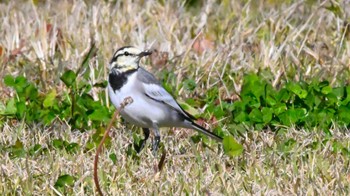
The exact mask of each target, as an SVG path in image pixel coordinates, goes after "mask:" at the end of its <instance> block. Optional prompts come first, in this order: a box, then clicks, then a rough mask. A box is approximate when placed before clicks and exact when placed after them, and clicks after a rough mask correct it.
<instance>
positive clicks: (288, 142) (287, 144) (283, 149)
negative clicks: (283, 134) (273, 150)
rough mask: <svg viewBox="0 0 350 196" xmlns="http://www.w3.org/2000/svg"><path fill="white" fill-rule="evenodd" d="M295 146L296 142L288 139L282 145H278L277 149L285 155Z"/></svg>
mask: <svg viewBox="0 0 350 196" xmlns="http://www.w3.org/2000/svg"><path fill="white" fill-rule="evenodd" d="M296 144H297V142H296V140H295V139H292V138H290V139H288V140H285V141H284V142H283V143H281V144H279V145H278V149H279V150H280V151H281V152H284V153H287V152H290V151H292V150H293V148H294V147H295V145H296Z"/></svg>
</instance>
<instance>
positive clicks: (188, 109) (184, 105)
mask: <svg viewBox="0 0 350 196" xmlns="http://www.w3.org/2000/svg"><path fill="white" fill-rule="evenodd" d="M176 101H177V102H178V103H179V104H180V106H181V107H182V108H183V109H184V110H185V111H186V112H188V113H189V114H191V115H192V116H198V115H200V113H199V112H198V110H197V109H196V108H194V107H192V106H191V105H189V104H188V103H186V102H184V101H181V100H176Z"/></svg>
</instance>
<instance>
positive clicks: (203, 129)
mask: <svg viewBox="0 0 350 196" xmlns="http://www.w3.org/2000/svg"><path fill="white" fill-rule="evenodd" d="M192 127H193V129H195V130H196V131H198V132H200V133H203V134H204V135H207V136H209V137H211V138H212V139H214V140H216V141H218V142H222V137H220V136H218V135H216V134H215V133H213V132H211V131H209V130H207V129H205V128H204V127H202V126H200V125H199V124H196V123H195V122H192Z"/></svg>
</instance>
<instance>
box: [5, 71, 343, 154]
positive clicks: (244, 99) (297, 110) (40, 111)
mask: <svg viewBox="0 0 350 196" xmlns="http://www.w3.org/2000/svg"><path fill="white" fill-rule="evenodd" d="M61 80H62V81H63V82H64V84H65V85H66V88H65V89H64V90H63V92H61V96H58V95H57V91H56V89H52V90H50V91H49V92H48V93H46V94H45V95H41V94H39V93H38V88H37V87H36V86H35V85H34V84H33V83H31V82H29V81H28V80H27V79H26V78H25V77H23V76H18V77H13V76H10V75H7V76H5V78H4V83H5V84H6V85H7V86H8V87H12V88H13V89H14V90H15V91H16V98H11V99H9V100H7V103H6V107H5V108H4V109H3V110H2V111H1V113H2V114H4V115H6V116H7V118H10V119H11V118H15V119H18V120H24V121H25V122H26V123H29V124H30V123H33V122H34V123H42V124H44V125H50V124H52V123H54V119H55V118H59V119H60V120H66V121H67V122H68V123H69V125H70V126H71V127H72V129H73V130H75V129H76V130H80V131H83V130H85V129H95V130H98V131H97V132H96V133H95V134H94V136H93V138H92V141H91V142H90V143H88V145H87V149H91V148H93V147H94V146H95V145H96V144H97V143H98V142H99V141H100V139H101V137H102V134H103V130H101V127H105V125H106V122H108V121H109V120H110V116H111V111H110V110H109V109H108V108H107V106H106V105H104V104H101V102H98V101H94V100H93V98H92V97H91V96H90V95H89V91H90V90H91V86H90V85H89V84H87V83H84V80H83V79H79V80H78V79H77V74H76V73H75V72H73V71H72V70H68V71H66V72H65V73H64V74H63V75H62V76H61ZM96 86H99V87H101V88H105V86H106V83H104V84H103V85H96ZM195 86H196V84H195V82H194V81H193V80H190V79H188V80H185V82H184V87H185V89H186V90H189V91H193V90H194V87H195ZM218 91H219V90H218V88H216V87H214V88H211V89H209V90H208V92H207V95H206V98H205V99H204V100H202V101H194V99H190V100H189V101H187V102H186V103H183V104H182V105H183V106H186V107H185V108H187V109H188V108H191V109H192V110H194V111H195V109H193V108H192V106H193V107H197V106H200V105H201V104H207V105H208V106H207V108H206V111H207V112H208V113H209V114H210V116H214V117H215V118H216V119H222V118H223V117H224V116H227V114H232V117H231V118H227V119H226V120H225V122H224V123H225V124H227V125H229V129H228V131H229V132H230V133H231V134H233V135H236V134H237V133H240V134H242V132H245V131H247V130H248V129H250V128H252V127H253V128H254V129H255V130H263V129H266V128H270V129H272V130H276V129H279V127H281V126H286V127H289V126H292V125H294V126H296V127H299V128H306V129H311V128H313V127H318V128H320V129H322V130H324V131H325V132H328V129H329V128H330V127H331V126H332V125H333V123H337V124H338V125H340V126H345V127H349V125H350V109H349V108H350V86H345V85H344V86H340V87H331V86H330V84H329V82H328V81H321V82H320V81H317V80H316V79H315V80H313V81H312V82H309V83H307V82H294V81H289V82H286V83H285V84H284V85H283V86H282V87H280V89H276V88H273V87H272V84H271V83H270V82H268V81H267V80H265V79H264V77H263V76H261V75H258V74H246V75H245V76H244V78H243V86H242V91H241V93H240V95H239V96H240V99H239V100H236V101H234V102H232V103H231V102H228V101H220V102H219V103H218V101H217V100H219V99H220V97H219V93H218ZM89 122H91V123H89ZM215 132H216V133H217V134H219V135H221V136H224V135H225V133H224V131H223V130H222V129H219V128H217V129H215ZM192 139H193V141H194V142H195V143H197V142H200V141H203V142H204V143H205V144H206V145H208V146H210V145H209V143H208V142H210V141H208V140H207V139H205V138H203V137H202V136H195V137H193V138H192ZM134 140H135V141H134V142H135V143H138V141H139V140H140V138H139V136H137V135H135V134H134ZM224 141H225V142H224V150H225V152H226V153H227V154H228V155H230V156H237V155H240V154H241V153H242V150H243V148H242V146H240V145H239V144H238V143H237V142H236V141H234V139H233V138H232V137H231V136H229V137H227V138H226V137H225V140H224ZM54 142H55V145H54V146H55V147H57V145H58V144H59V142H58V141H56V140H55V141H54ZM107 144H108V141H107ZM288 144H289V143H288ZM62 145H63V144H62ZM76 147H79V146H77V144H74V143H73V144H69V143H67V142H66V143H64V148H65V149H66V150H67V152H70V151H76ZM11 149H12V150H11V152H12V151H13V153H14V156H21V155H22V154H23V153H22V152H21V151H20V150H19V151H17V150H16V149H17V147H16V145H14V147H11ZM130 150H131V148H129V150H128V154H129V155H131V154H130V153H131V152H133V151H130ZM133 154H134V156H136V154H135V152H133Z"/></svg>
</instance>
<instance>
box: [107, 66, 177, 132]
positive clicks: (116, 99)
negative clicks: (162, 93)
mask: <svg viewBox="0 0 350 196" xmlns="http://www.w3.org/2000/svg"><path fill="white" fill-rule="evenodd" d="M135 79H136V73H135V74H132V75H131V76H130V77H129V79H128V82H127V83H126V84H125V85H124V86H123V87H122V88H121V89H119V90H117V91H115V92H114V91H113V89H112V87H111V86H110V85H108V91H109V96H110V99H111V101H112V103H113V105H114V106H115V107H116V108H118V109H120V105H121V103H123V102H124V99H125V98H127V97H131V98H132V100H133V102H132V103H131V104H128V105H126V106H125V108H124V109H122V110H121V111H120V114H121V116H122V117H123V118H124V119H125V120H126V121H128V122H129V123H131V124H134V125H136V126H139V127H143V128H155V126H158V127H178V126H181V121H180V120H179V119H178V115H177V112H176V111H174V110H173V109H172V108H170V107H168V106H166V105H164V104H163V103H160V102H157V101H154V100H152V99H150V98H149V97H147V96H146V95H145V94H144V93H143V91H140V88H139V87H136V86H135V85H134V82H133V81H134V80H135Z"/></svg>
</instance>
